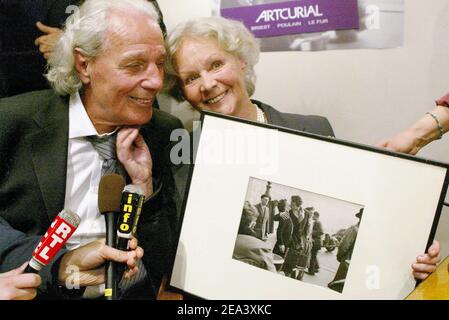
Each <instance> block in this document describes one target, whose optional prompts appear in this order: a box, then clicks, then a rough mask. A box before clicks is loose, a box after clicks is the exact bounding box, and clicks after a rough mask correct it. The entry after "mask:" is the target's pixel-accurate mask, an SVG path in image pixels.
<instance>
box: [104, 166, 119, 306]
mask: <svg viewBox="0 0 449 320" xmlns="http://www.w3.org/2000/svg"><path fill="white" fill-rule="evenodd" d="M124 186H125V180H124V179H123V177H122V176H121V175H119V174H115V173H113V174H107V175H104V176H103V177H102V178H101V180H100V186H99V188H98V209H99V210H100V212H101V214H103V215H104V217H105V220H106V245H108V246H110V247H112V248H115V247H116V230H117V229H116V224H117V215H116V213H119V212H120V199H121V196H122V190H123V187H124ZM104 296H105V297H106V300H115V299H116V297H117V281H116V264H115V263H114V262H112V261H108V262H106V288H105V291H104Z"/></svg>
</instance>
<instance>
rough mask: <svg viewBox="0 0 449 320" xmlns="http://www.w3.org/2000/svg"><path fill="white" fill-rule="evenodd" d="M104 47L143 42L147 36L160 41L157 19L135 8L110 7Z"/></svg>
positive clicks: (162, 40) (160, 33)
mask: <svg viewBox="0 0 449 320" xmlns="http://www.w3.org/2000/svg"><path fill="white" fill-rule="evenodd" d="M107 20H108V26H107V29H106V34H105V37H106V38H105V42H104V43H105V48H114V47H117V46H121V45H124V44H126V43H130V42H139V40H140V41H141V42H145V41H147V40H148V39H149V38H151V39H153V40H155V41H156V42H160V45H162V46H163V44H164V38H163V35H162V31H161V28H160V27H159V24H158V22H157V21H154V20H153V19H152V18H151V17H149V16H147V15H145V14H143V13H141V12H138V11H135V10H132V9H131V10H119V9H111V10H110V11H109V12H108V17H107Z"/></svg>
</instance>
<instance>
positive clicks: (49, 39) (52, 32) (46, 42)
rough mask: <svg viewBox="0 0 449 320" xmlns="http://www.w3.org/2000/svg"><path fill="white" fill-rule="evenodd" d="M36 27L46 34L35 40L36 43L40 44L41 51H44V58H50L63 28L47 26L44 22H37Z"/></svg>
mask: <svg viewBox="0 0 449 320" xmlns="http://www.w3.org/2000/svg"><path fill="white" fill-rule="evenodd" d="M36 27H37V28H38V29H39V30H40V31H42V32H43V33H45V34H44V35H42V36H40V37H39V38H37V39H36V40H34V44H35V45H36V46H39V51H40V52H41V53H43V54H44V58H45V59H46V60H48V59H49V58H50V55H51V54H52V53H53V50H54V47H55V44H56V42H58V40H59V38H60V37H61V34H62V30H61V29H59V28H52V27H49V26H46V25H45V24H43V23H42V22H37V23H36Z"/></svg>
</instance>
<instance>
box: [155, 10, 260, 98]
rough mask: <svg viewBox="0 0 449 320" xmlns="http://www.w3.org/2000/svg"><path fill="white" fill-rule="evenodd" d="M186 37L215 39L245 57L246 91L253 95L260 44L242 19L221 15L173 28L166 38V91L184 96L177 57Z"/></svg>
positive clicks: (173, 94) (190, 21) (232, 51)
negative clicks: (176, 61) (232, 18)
mask: <svg viewBox="0 0 449 320" xmlns="http://www.w3.org/2000/svg"><path fill="white" fill-rule="evenodd" d="M185 38H198V39H201V38H209V39H212V40H214V41H216V43H217V44H218V46H219V47H220V48H221V49H223V50H224V51H226V52H228V53H230V54H232V55H234V56H235V57H237V58H239V59H240V60H242V61H243V62H244V63H245V64H246V74H245V85H246V91H247V92H248V95H249V96H252V95H253V93H254V91H255V86H256V73H255V71H254V66H255V65H256V63H257V62H258V61H259V53H260V49H259V44H258V43H257V41H256V39H255V38H254V36H253V35H252V34H251V32H249V31H248V29H247V28H246V27H245V26H244V25H243V24H242V23H241V22H238V21H234V20H229V19H225V18H222V17H204V18H196V19H191V20H188V21H186V22H183V23H180V24H178V25H177V26H176V27H175V28H174V29H173V31H172V32H170V34H169V36H168V38H167V41H166V46H167V52H168V56H169V57H168V59H167V60H166V81H165V88H164V91H166V92H168V93H169V94H171V95H172V96H173V97H175V98H177V99H178V100H184V97H183V94H182V89H181V84H180V82H179V75H178V72H177V66H176V63H175V60H176V54H177V53H178V50H179V48H180V46H181V45H182V40H183V39H185Z"/></svg>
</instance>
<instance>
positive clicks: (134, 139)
mask: <svg viewBox="0 0 449 320" xmlns="http://www.w3.org/2000/svg"><path fill="white" fill-rule="evenodd" d="M117 157H118V159H119V160H120V162H121V163H122V164H123V166H124V167H125V170H126V172H127V173H128V175H129V176H130V178H131V180H132V183H133V184H135V185H138V186H140V187H142V189H143V191H144V193H145V198H148V197H149V196H151V194H152V193H153V177H152V170H153V161H152V159H151V154H150V150H149V149H148V146H147V144H146V143H145V140H144V139H143V137H142V136H141V135H140V134H139V129H138V128H135V127H124V128H122V129H120V131H119V132H118V134H117Z"/></svg>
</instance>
